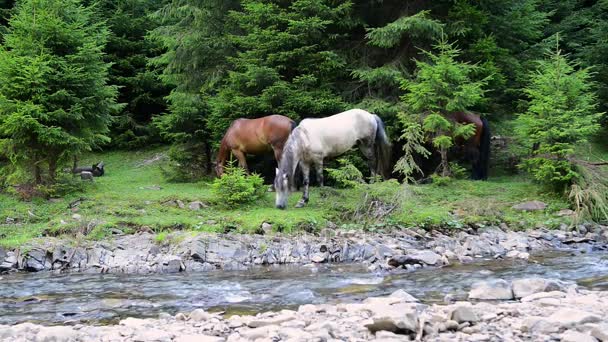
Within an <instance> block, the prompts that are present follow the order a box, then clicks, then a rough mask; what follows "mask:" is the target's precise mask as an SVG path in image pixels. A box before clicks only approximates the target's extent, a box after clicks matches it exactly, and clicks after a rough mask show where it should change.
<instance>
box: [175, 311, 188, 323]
mask: <svg viewBox="0 0 608 342" xmlns="http://www.w3.org/2000/svg"><path fill="white" fill-rule="evenodd" d="M175 319H176V320H178V321H186V320H188V317H186V315H184V314H183V313H181V312H178V313H177V314H176V315H175Z"/></svg>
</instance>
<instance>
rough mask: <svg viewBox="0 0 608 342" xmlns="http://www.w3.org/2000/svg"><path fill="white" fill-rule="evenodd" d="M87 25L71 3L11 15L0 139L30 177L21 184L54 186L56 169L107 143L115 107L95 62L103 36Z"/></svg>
mask: <svg viewBox="0 0 608 342" xmlns="http://www.w3.org/2000/svg"><path fill="white" fill-rule="evenodd" d="M33 13H35V15H34V14H33ZM93 19H94V15H93V12H92V10H91V9H90V8H87V7H82V6H81V5H80V4H79V3H78V1H76V0H54V1H42V0H25V1H22V2H20V3H19V4H18V5H17V7H16V9H15V11H14V15H13V17H12V18H11V20H10V24H9V30H8V33H7V34H6V35H5V36H4V41H5V43H4V45H3V46H2V47H0V139H1V144H2V146H3V151H4V153H6V155H7V156H8V157H9V158H10V160H11V162H12V164H13V165H14V166H16V167H18V168H20V169H22V170H29V171H30V172H29V174H30V176H29V178H28V179H22V180H21V181H26V182H27V181H29V182H34V183H36V184H42V183H54V182H55V181H56V179H57V174H56V172H57V168H58V166H59V165H60V163H61V162H62V161H64V160H66V159H68V158H69V157H71V156H74V155H78V154H80V153H82V152H84V151H87V150H90V149H91V148H92V147H95V146H98V145H99V144H101V143H105V142H107V141H108V136H107V134H108V124H109V122H110V115H111V113H112V112H114V111H116V110H118V109H120V106H118V105H116V102H115V99H116V95H117V92H116V87H113V86H108V85H107V84H106V81H107V75H108V68H109V64H107V63H105V62H104V61H103V59H102V57H103V53H102V49H103V47H104V45H105V43H106V40H107V36H108V30H107V27H106V26H105V24H103V23H100V22H95V21H94V20H93ZM43 167H46V168H47V171H48V172H47V173H46V174H43V172H42V168H43Z"/></svg>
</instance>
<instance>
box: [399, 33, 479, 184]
mask: <svg viewBox="0 0 608 342" xmlns="http://www.w3.org/2000/svg"><path fill="white" fill-rule="evenodd" d="M435 49H436V50H437V53H433V52H428V51H425V52H424V54H425V55H426V57H427V58H428V61H422V60H418V61H416V64H417V66H418V70H417V72H416V75H415V78H414V79H413V80H412V81H405V82H404V83H403V85H402V87H403V89H404V90H405V91H406V93H405V95H403V97H402V99H403V101H404V102H405V105H406V107H407V108H408V112H409V114H401V115H415V116H418V117H423V119H422V129H423V130H424V131H425V132H427V133H428V134H429V135H430V137H431V140H432V143H433V146H434V147H435V148H437V149H438V150H439V152H440V154H441V165H440V168H441V175H442V176H443V177H447V176H449V174H450V171H449V164H448V160H447V150H448V149H449V148H450V147H452V146H453V145H454V141H453V139H454V138H455V137H462V138H465V139H466V138H468V137H470V136H471V135H472V134H473V133H474V131H475V128H474V127H473V125H464V126H463V125H457V124H455V123H453V122H452V121H451V120H448V118H449V115H450V113H452V112H456V111H464V110H467V108H469V107H471V106H474V105H475V104H477V103H479V102H480V101H481V100H482V98H483V96H484V93H485V91H484V90H483V87H484V86H485V85H486V84H487V82H488V78H487V77H486V78H484V79H481V80H477V81H475V80H473V79H472V77H471V76H472V74H473V72H475V71H476V70H477V66H475V65H471V64H468V63H464V62H458V61H457V57H458V56H459V54H460V51H459V50H458V49H457V48H456V47H455V46H454V44H450V43H448V42H447V39H446V37H445V35H442V37H441V39H440V40H439V41H438V42H437V44H436V46H435ZM402 120H407V119H402ZM410 135H411V134H410Z"/></svg>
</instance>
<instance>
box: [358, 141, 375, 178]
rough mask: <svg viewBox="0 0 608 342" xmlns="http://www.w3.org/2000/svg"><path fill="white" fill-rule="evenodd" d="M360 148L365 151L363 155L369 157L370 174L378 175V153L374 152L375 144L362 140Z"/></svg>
mask: <svg viewBox="0 0 608 342" xmlns="http://www.w3.org/2000/svg"><path fill="white" fill-rule="evenodd" d="M359 150H361V153H363V156H364V157H365V158H366V159H367V166H368V167H369V172H370V175H371V176H372V177H373V176H375V175H376V155H375V154H374V144H373V143H367V142H365V141H364V142H361V143H360V144H359Z"/></svg>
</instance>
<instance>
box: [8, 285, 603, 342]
mask: <svg viewBox="0 0 608 342" xmlns="http://www.w3.org/2000/svg"><path fill="white" fill-rule="evenodd" d="M446 298H447V301H448V303H445V304H434V305H425V304H420V303H419V302H418V299H416V298H414V297H413V296H411V295H410V294H408V293H407V292H405V291H403V290H397V291H396V292H394V293H393V294H391V295H390V296H388V297H371V298H367V299H365V300H363V301H361V302H356V303H343V304H336V305H329V304H322V305H312V304H307V305H302V306H300V307H299V308H298V309H297V310H281V311H278V312H265V313H260V314H257V315H255V316H238V315H233V316H230V317H227V316H224V315H223V314H222V313H209V312H206V311H204V310H202V309H197V310H194V311H192V312H190V313H178V314H177V315H175V316H172V315H169V314H166V313H161V314H160V315H159V317H158V318H156V319H137V318H127V319H124V320H122V321H120V323H119V324H117V325H111V326H88V325H75V326H56V327H45V326H41V325H36V324H32V323H24V324H19V325H14V326H0V340H2V341H40V342H51V341H56V342H59V341H62V342H63V341H65V342H68V341H175V342H178V341H180V342H187V341H366V340H377V341H411V340H421V341H566V342H574V341H576V342H587V341H590V342H592V341H608V292H603V291H587V290H582V289H579V288H577V286H576V285H566V284H564V283H562V282H560V281H559V280H554V279H543V278H527V279H518V280H514V281H512V282H506V281H503V280H493V281H491V282H479V283H475V284H474V285H473V286H472V288H471V290H470V292H469V299H468V301H460V302H455V303H451V302H449V295H448V296H446Z"/></svg>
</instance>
